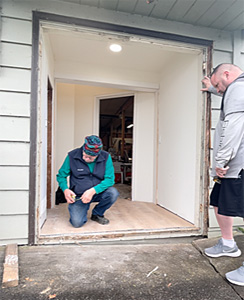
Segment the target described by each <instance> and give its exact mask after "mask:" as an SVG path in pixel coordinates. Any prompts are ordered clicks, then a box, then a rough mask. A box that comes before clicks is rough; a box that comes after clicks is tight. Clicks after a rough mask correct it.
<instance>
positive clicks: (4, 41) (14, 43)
mask: <svg viewBox="0 0 244 300" xmlns="http://www.w3.org/2000/svg"><path fill="white" fill-rule="evenodd" d="M1 42H2V43H3V44H12V45H18V46H29V47H31V46H32V44H28V43H21V42H12V41H7V40H1Z"/></svg>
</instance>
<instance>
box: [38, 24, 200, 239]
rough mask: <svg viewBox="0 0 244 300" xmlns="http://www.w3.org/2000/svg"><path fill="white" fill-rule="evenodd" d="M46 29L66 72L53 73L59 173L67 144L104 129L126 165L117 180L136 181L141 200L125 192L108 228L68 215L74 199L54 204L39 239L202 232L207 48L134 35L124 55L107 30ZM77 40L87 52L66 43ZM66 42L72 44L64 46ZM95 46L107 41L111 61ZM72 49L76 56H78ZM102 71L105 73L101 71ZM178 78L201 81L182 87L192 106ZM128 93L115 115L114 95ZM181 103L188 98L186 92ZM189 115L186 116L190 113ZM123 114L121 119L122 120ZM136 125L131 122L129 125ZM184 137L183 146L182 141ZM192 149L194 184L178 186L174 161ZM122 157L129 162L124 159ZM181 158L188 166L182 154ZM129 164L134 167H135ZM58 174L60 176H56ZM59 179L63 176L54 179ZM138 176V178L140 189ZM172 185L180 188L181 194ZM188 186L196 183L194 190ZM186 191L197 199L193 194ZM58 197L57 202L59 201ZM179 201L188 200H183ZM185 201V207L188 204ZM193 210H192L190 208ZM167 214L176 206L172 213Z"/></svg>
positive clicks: (186, 180) (134, 189)
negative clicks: (79, 223)
mask: <svg viewBox="0 0 244 300" xmlns="http://www.w3.org/2000/svg"><path fill="white" fill-rule="evenodd" d="M45 35H47V36H48V38H49V41H50V44H51V46H52V50H53V53H55V55H56V57H58V59H57V60H55V64H54V69H56V68H57V70H58V71H59V72H60V73H59V72H58V71H57V74H59V78H54V79H53V80H57V81H56V82H57V84H56V85H55V99H56V100H57V101H55V102H56V103H55V105H56V106H55V110H54V111H55V132H56V136H55V143H54V145H55V150H54V151H53V156H55V166H54V169H55V170H54V172H53V174H56V173H57V171H58V169H59V168H60V166H61V164H62V162H63V160H64V157H65V155H67V152H68V151H70V150H72V149H74V148H77V147H80V146H81V143H82V142H83V140H84V137H85V136H86V135H87V134H88V133H91V134H92V133H93V134H97V135H100V136H101V138H102V139H103V144H104V149H105V150H107V151H109V152H110V153H111V155H112V157H114V165H116V162H118V163H119V169H118V171H117V168H115V174H116V184H117V185H119V184H123V185H125V184H126V185H128V186H129V188H130V199H131V200H133V201H124V199H123V198H127V197H123V196H122V197H120V199H118V201H117V203H116V204H115V205H114V206H113V207H112V208H111V210H109V211H108V215H107V217H108V218H109V219H110V221H111V225H109V226H106V228H101V227H99V224H93V223H92V222H88V223H87V224H86V225H87V226H84V228H83V227H82V228H81V229H76V228H72V227H71V225H70V224H69V222H68V215H67V213H68V210H67V204H66V203H64V204H61V205H59V206H54V205H53V206H52V209H51V210H49V212H48V220H47V221H48V222H46V224H44V225H45V226H44V227H43V228H42V231H41V236H40V237H39V238H40V241H39V242H41V239H42V240H43V241H44V240H45V239H49V238H50V236H52V237H53V236H57V238H58V239H63V238H64V237H65V238H67V239H73V236H74V235H75V236H76V235H77V238H81V237H82V238H87V237H88V236H89V237H94V235H95V236H96V238H97V237H99V235H102V236H103V235H105V232H106V235H107V236H114V233H116V234H118V235H121V234H122V235H123V236H126V235H127V234H128V235H130V234H131V231H133V234H135V235H137V234H138V233H142V234H144V233H148V232H151V231H157V232H162V233H164V234H165V233H166V234H167V233H168V232H170V233H172V232H173V233H174V234H179V233H178V232H179V231H180V234H182V235H184V234H186V233H187V234H193V233H194V234H199V233H200V232H201V225H202V223H201V215H202V212H201V211H199V207H200V205H199V204H201V201H202V198H201V183H200V182H199V181H200V179H199V178H200V176H198V174H200V171H201V170H200V165H201V164H200V163H201V162H202V160H201V155H202V150H203V149H202V148H201V145H202V143H201V142H202V141H201V139H202V135H199V132H202V131H203V130H202V126H203V123H202V116H203V113H204V107H202V106H200V104H198V103H200V101H198V102H197V101H196V98H198V97H200V92H199V90H200V89H198V81H199V82H200V80H199V78H202V73H201V66H202V59H203V51H202V48H201V47H200V48H198V47H196V48H195V47H194V46H192V47H193V48H192V49H191V48H189V49H188V48H186V47H182V46H180V45H179V47H176V46H170V47H168V46H167V45H163V44H162V45H160V46H159V45H158V44H156V43H155V44H153V43H141V42H140V41H137V42H135V41H134V40H128V41H127V43H126V44H124V50H125V49H126V50H127V51H124V52H123V53H124V54H120V57H117V56H116V57H115V56H111V54H110V53H109V52H107V50H106V49H107V47H106V45H107V37H106V36H105V37H103V36H100V35H98V36H96V35H95V34H94V36H92V37H90V36H89V38H87V33H84V32H73V31H71V32H69V31H67V32H63V31H61V32H59V30H58V29H57V28H55V29H52V28H51V27H50V28H46V31H45ZM76 43H78V44H79V47H69V51H70V50H72V49H76V48H79V49H80V48H82V49H83V52H84V55H83V56H80V55H79V56H78V57H76V56H75V53H72V52H69V51H68V50H67V49H65V45H75V44H76ZM61 44H62V45H63V46H64V47H60V45H61ZM48 45H49V44H48ZM48 45H47V46H48ZM91 47H92V48H93V49H99V53H101V54H102V55H103V54H104V58H105V57H106V61H105V59H104V60H103V61H104V63H103V64H99V63H98V62H97V61H96V59H97V58H98V56H97V55H94V54H93V53H92V52H91V51H89V49H90V48H91ZM172 49H173V50H174V51H172ZM66 50H67V51H66ZM139 52H140V56H135V53H139ZM50 53H51V52H50ZM71 57H72V61H70V58H71ZM135 57H136V58H137V59H135ZM138 59H140V60H142V61H143V63H140V61H138ZM173 62H174V63H173ZM169 66H170V67H169ZM81 69H82V72H80V70H81ZM179 69H180V70H182V71H184V74H187V76H185V77H184V76H182V73H183V72H179ZM169 71H170V72H169ZM94 74H99V76H100V77H99V79H98V76H94ZM128 74H129V75H130V76H128ZM169 75H170V76H169ZM190 76H191V77H190ZM173 78H174V82H175V81H176V79H177V83H178V85H179V84H181V85H182V86H184V85H185V84H186V83H187V80H188V78H192V80H193V82H194V87H196V88H194V89H192V90H191V93H189V91H186V90H184V89H183V88H182V92H181V99H184V100H185V99H187V101H188V102H187V103H188V105H187V106H186V105H185V106H184V107H182V105H183V104H182V105H179V104H178V102H179V101H177V100H178V99H179V95H178V94H177V90H175V89H174V87H173V86H172V79H173ZM166 79H167V80H166ZM88 84H89V85H88ZM110 89H111V90H110ZM120 93H121V94H120ZM123 93H130V94H133V93H134V95H133V96H130V97H125V94H124V95H122V94H123ZM97 95H110V98H108V97H107V99H106V96H101V98H100V99H99V106H97V105H96V104H95V105H94V100H95V101H96V100H97V98H98V96H97ZM112 97H113V98H112ZM120 98H121V101H125V103H121V104H120V106H118V108H117V110H116V111H115V112H113V115H116V113H117V114H118V117H117V116H116V118H115V117H114V118H113V117H111V115H112V113H111V115H109V112H108V109H111V106H112V105H111V104H112V103H113V104H114V103H117V102H118V103H119V99H120ZM176 101H177V103H176ZM126 103H127V104H126ZM180 103H185V101H183V100H181V101H180ZM126 105H128V107H126ZM129 107H130V109H131V110H132V112H131V115H128V120H127V113H126V110H127V109H129ZM187 107H190V108H191V110H189V109H187ZM98 110H99V114H98ZM182 112H184V113H183V114H182ZM181 116H183V117H184V119H183V120H182V119H181V118H180V117H181ZM192 116H194V117H192ZM113 119H114V120H113ZM109 120H110V121H109ZM117 121H119V122H120V125H117V124H116V122H117ZM176 121H177V124H178V126H177V130H178V128H180V129H181V131H182V132H183V133H184V134H185V135H187V136H189V140H187V143H185V142H184V141H185V140H184V138H185V135H184V134H180V135H179V134H178V132H175V131H174V128H175V123H176ZM122 123H123V124H122ZM129 125H131V128H127V127H128V126H129ZM132 125H134V126H132ZM192 128H194V130H193V129H192ZM178 131H179V130H178ZM189 132H190V134H189ZM129 133H130V135H129ZM127 134H128V135H127ZM176 137H177V139H176ZM178 137H180V139H179V138H178ZM178 141H180V142H181V143H178ZM181 144H182V147H179V145H180V146H181ZM186 145H187V147H186ZM114 149H115V150H114ZM169 149H170V150H169ZM182 149H183V150H184V153H183V154H182V153H181V152H182ZM189 149H193V150H192V152H193V153H191V156H192V157H193V158H195V159H192V160H191V161H192V165H191V169H192V170H193V171H194V172H191V173H190V174H189V176H184V178H183V179H184V181H183V180H182V178H180V179H181V182H183V184H182V185H184V186H187V184H188V185H189V186H190V187H189V188H187V189H186V188H185V187H184V186H183V188H182V189H177V190H175V189H173V188H172V187H173V186H174V178H175V174H173V173H172V168H170V163H171V162H172V161H175V157H177V158H178V157H182V155H183V157H188V156H187V153H188V152H189ZM178 151H180V155H179V152H178ZM179 160H180V158H179ZM185 161H186V160H184V161H183V162H184V163H185ZM132 162H133V170H132ZM120 163H121V164H123V166H122V167H121V164H120ZM126 164H128V165H126ZM181 165H182V166H183V167H182V169H183V170H184V169H185V168H184V165H183V164H182V162H181ZM127 166H130V167H131V169H130V170H129V169H128V168H127ZM165 166H166V167H167V168H166V167H165ZM124 167H126V168H124ZM117 173H118V174H117ZM179 173H180V172H179ZM132 175H133V176H132ZM195 178H196V179H195ZM192 179H193V180H192ZM52 180H53V181H54V180H55V178H54V176H53V178H52ZM55 184H56V182H55V183H54V184H53V186H55ZM131 184H133V185H132V189H131ZM56 187H57V186H56ZM56 187H55V188H56ZM166 187H167V189H166ZM171 191H173V192H174V195H173V197H172V195H171V194H172V193H171V194H170V192H171ZM182 191H183V192H182ZM187 191H192V192H191V194H190V197H189V195H188V194H187V193H186V192H187ZM120 193H121V192H120ZM131 194H132V195H131ZM53 196H54V195H53ZM128 198H129V197H128ZM182 199H183V200H184V199H190V200H189V201H188V202H186V201H182ZM52 203H53V204H54V201H52ZM179 203H180V204H182V203H183V205H182V206H183V208H182V207H181V206H180V205H179ZM61 207H62V209H61ZM149 207H152V208H153V209H152V213H151V214H150V220H149V221H148V222H146V221H145V220H146V219H147V218H148V216H149V213H148V212H149ZM179 207H180V208H182V209H181V211H180V210H179ZM189 207H190V208H191V209H189ZM188 211H190V214H188V215H186V212H188ZM165 214H168V215H167V217H166V216H165ZM169 219H170V220H173V222H171V221H169ZM60 220H63V224H60V223H59V222H60ZM118 220H119V222H117V221H118ZM122 221H123V222H122Z"/></svg>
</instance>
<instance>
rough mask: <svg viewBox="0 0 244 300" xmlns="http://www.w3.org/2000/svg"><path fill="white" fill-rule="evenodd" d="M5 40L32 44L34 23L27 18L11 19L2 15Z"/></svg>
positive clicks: (2, 37)
mask: <svg viewBox="0 0 244 300" xmlns="http://www.w3.org/2000/svg"><path fill="white" fill-rule="evenodd" d="M1 40H2V41H5V42H13V43H23V44H29V45H31V41H32V23H31V21H27V20H20V19H11V18H5V17H4V16H2V36H1Z"/></svg>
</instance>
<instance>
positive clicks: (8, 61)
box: [1, 42, 32, 68]
mask: <svg viewBox="0 0 244 300" xmlns="http://www.w3.org/2000/svg"><path fill="white" fill-rule="evenodd" d="M1 50H2V53H1V56H2V57H1V65H2V66H11V67H17V68H31V50H32V49H31V46H26V45H20V44H12V43H4V42H2V45H1Z"/></svg>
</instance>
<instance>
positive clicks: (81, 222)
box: [69, 219, 86, 228]
mask: <svg viewBox="0 0 244 300" xmlns="http://www.w3.org/2000/svg"><path fill="white" fill-rule="evenodd" d="M69 221H70V223H71V225H72V226H73V227H75V228H79V227H82V226H83V225H84V224H85V223H86V221H84V220H72V219H70V220H69Z"/></svg>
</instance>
